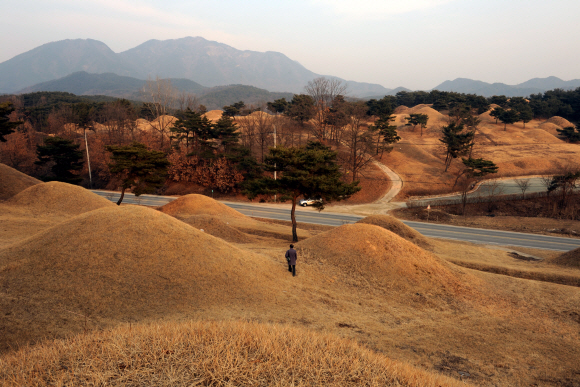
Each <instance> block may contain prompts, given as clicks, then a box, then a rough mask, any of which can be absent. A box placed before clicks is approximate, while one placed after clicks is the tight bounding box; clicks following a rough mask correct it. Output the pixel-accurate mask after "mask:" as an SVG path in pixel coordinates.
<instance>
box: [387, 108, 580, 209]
mask: <svg viewBox="0 0 580 387" xmlns="http://www.w3.org/2000/svg"><path fill="white" fill-rule="evenodd" d="M415 112H417V113H423V114H428V115H429V117H430V119H429V122H428V125H427V128H426V130H424V131H423V136H421V135H420V130H419V128H417V129H415V130H413V129H412V128H411V127H407V126H405V123H406V120H405V117H408V115H409V114H410V113H415ZM395 118H396V119H395V121H394V122H393V124H394V125H397V126H398V132H399V135H400V136H401V137H402V140H401V141H400V142H399V143H398V144H395V146H394V149H393V151H392V152H391V153H388V154H384V155H383V157H382V158H381V162H383V163H384V164H385V165H387V166H389V167H390V168H392V169H394V170H395V171H396V172H397V173H398V174H399V175H400V176H401V177H402V178H403V180H404V181H405V184H404V186H403V189H402V191H401V193H400V194H399V195H398V198H401V199H402V198H407V197H409V196H423V195H434V194H439V193H448V192H451V191H452V186H453V182H454V181H455V178H456V175H457V173H458V170H459V168H460V166H461V160H454V161H453V162H452V165H451V167H450V168H449V170H448V172H444V170H445V166H444V164H443V161H444V158H445V152H444V149H443V147H442V144H441V143H440V142H439V138H440V137H441V127H442V126H444V125H447V122H448V117H447V116H445V115H441V114H440V113H439V112H437V111H435V110H433V109H432V108H430V107H428V106H427V105H418V106H416V107H413V108H410V109H409V108H407V109H400V110H397V114H396V115H395ZM480 119H481V120H482V122H481V124H480V125H479V127H478V131H477V133H476V136H475V147H474V150H473V152H474V153H473V157H476V158H478V157H483V158H485V159H488V160H492V161H494V162H495V163H496V165H497V166H498V167H499V173H498V175H497V176H528V175H542V174H549V173H553V172H554V171H557V170H559V169H561V167H562V166H563V165H567V164H568V163H569V161H570V160H571V159H573V158H575V157H576V158H577V157H578V156H580V148H578V146H577V145H575V144H567V143H565V142H564V141H562V140H561V139H559V138H558V137H557V132H556V129H557V128H560V127H561V126H560V125H569V124H570V123H569V122H566V120H564V119H562V118H561V117H553V118H552V119H550V120H548V121H546V122H544V121H540V120H532V121H530V122H528V123H527V124H526V127H525V129H524V128H523V125H522V123H521V122H519V123H516V124H514V125H507V130H506V131H504V125H503V124H501V123H499V124H496V123H495V119H493V117H491V116H489V112H486V113H483V114H482V115H480Z"/></svg>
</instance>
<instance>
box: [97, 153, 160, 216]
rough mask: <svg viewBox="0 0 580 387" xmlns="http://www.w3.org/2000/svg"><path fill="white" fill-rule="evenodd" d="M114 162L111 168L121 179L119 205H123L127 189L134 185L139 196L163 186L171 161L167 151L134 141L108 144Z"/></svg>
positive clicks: (110, 165) (134, 190) (134, 191)
mask: <svg viewBox="0 0 580 387" xmlns="http://www.w3.org/2000/svg"><path fill="white" fill-rule="evenodd" d="M106 149H107V151H109V152H111V153H112V155H111V158H112V160H113V162H112V163H111V164H109V170H110V172H111V174H113V175H114V176H115V177H116V178H118V179H119V180H120V181H121V189H122V190H121V197H120V198H119V201H118V202H117V205H121V202H122V201H123V197H124V196H125V190H126V189H129V188H132V187H134V189H133V193H134V194H135V196H139V195H141V194H145V193H151V192H154V191H155V190H156V189H157V188H159V187H161V186H163V183H164V182H165V176H166V175H167V168H168V167H169V161H168V160H167V157H165V153H163V152H159V151H155V150H148V149H147V147H146V146H145V145H144V144H141V143H138V142H134V143H133V144H131V145H127V146H114V145H108V146H107V147H106Z"/></svg>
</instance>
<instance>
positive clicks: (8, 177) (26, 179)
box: [0, 163, 41, 200]
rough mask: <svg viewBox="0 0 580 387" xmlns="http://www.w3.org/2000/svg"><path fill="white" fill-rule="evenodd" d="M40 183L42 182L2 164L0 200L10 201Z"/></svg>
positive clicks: (0, 170) (0, 169)
mask: <svg viewBox="0 0 580 387" xmlns="http://www.w3.org/2000/svg"><path fill="white" fill-rule="evenodd" d="M40 183H41V181H40V180H36V179H35V178H34V177H31V176H28V175H25V174H24V173H22V172H20V171H17V170H16V169H14V168H10V167H9V166H8V165H5V164H2V163H0V200H6V199H10V198H11V197H13V196H14V195H16V194H17V193H19V192H22V191H24V190H25V189H26V188H28V187H32V186H33V185H36V184H40Z"/></svg>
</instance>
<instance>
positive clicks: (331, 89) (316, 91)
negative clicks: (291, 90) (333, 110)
mask: <svg viewBox="0 0 580 387" xmlns="http://www.w3.org/2000/svg"><path fill="white" fill-rule="evenodd" d="M346 90H347V87H346V85H345V84H344V83H343V82H342V81H341V80H339V79H336V78H330V79H328V78H324V77H320V78H316V79H313V80H312V81H309V82H308V84H307V85H306V93H307V94H308V95H310V97H312V99H313V100H314V106H315V111H316V114H315V115H314V120H315V122H316V124H315V125H314V136H315V137H316V138H317V139H319V140H321V141H324V140H325V139H326V137H327V136H328V133H327V122H328V114H329V112H330V107H331V106H332V102H333V101H334V100H335V99H336V98H337V97H338V96H345V95H346Z"/></svg>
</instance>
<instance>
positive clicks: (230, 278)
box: [0, 205, 279, 351]
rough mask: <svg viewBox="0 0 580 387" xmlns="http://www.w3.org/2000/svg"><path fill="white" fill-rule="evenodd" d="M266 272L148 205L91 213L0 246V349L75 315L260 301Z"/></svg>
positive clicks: (54, 333)
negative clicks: (1, 317) (145, 206)
mask: <svg viewBox="0 0 580 387" xmlns="http://www.w3.org/2000/svg"><path fill="white" fill-rule="evenodd" d="M240 268H246V269H247V270H240ZM276 270H277V266H276V264H275V263H273V262H272V260H270V259H268V258H267V257H264V256H262V255H258V254H254V253H251V252H249V251H243V250H240V249H239V248H237V247H235V246H232V245H230V244H229V243H227V242H225V241H223V240H221V239H218V238H215V237H213V236H211V235H208V234H206V233H203V232H200V231H198V230H196V229H194V228H193V227H191V226H189V225H187V224H185V223H183V222H180V221H179V220H177V219H175V218H172V217H170V216H168V215H165V214H163V213H161V212H159V211H155V210H153V209H149V208H144V207H138V206H122V207H118V206H115V205H113V206H112V207H106V208H102V209H99V210H95V211H91V212H88V213H85V214H82V215H79V216H77V217H74V218H72V219H70V220H68V221H66V222H63V223H60V224H59V225H57V226H55V227H52V228H49V229H47V230H45V231H43V232H40V233H38V234H36V235H34V236H32V237H31V238H29V239H26V240H24V241H22V242H20V243H14V244H12V245H11V246H9V247H6V248H4V249H2V250H0V283H2V292H1V293H0V310H2V311H3V316H5V317H4V318H3V319H1V320H0V331H2V332H3V334H2V335H0V351H4V350H6V349H7V348H8V347H10V346H12V347H16V346H18V345H20V344H21V343H23V342H30V341H35V340H37V339H38V338H40V337H44V336H49V337H59V336H62V335H63V334H66V333H68V332H78V331H80V330H81V329H84V326H83V322H82V319H81V321H80V322H78V321H77V322H75V320H77V319H76V317H75V316H79V315H80V316H87V317H88V318H89V319H90V322H94V324H93V325H91V326H92V327H94V326H95V324H96V326H109V325H110V324H115V323H118V322H123V321H144V320H146V319H147V318H162V317H167V318H170V317H171V316H172V315H174V314H176V313H180V312H183V311H185V312H188V311H193V310H196V309H199V308H211V307H216V306H217V307H222V306H223V307H225V306H226V305H230V304H235V305H237V306H240V305H245V304H246V303H260V302H264V300H266V302H267V300H268V297H270V295H269V293H268V292H267V291H266V290H265V288H264V287H268V286H269V287H272V286H275V285H276V284H277V283H278V282H279V280H277V281H275V280H274V277H275V273H276ZM71 320H72V321H71Z"/></svg>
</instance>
